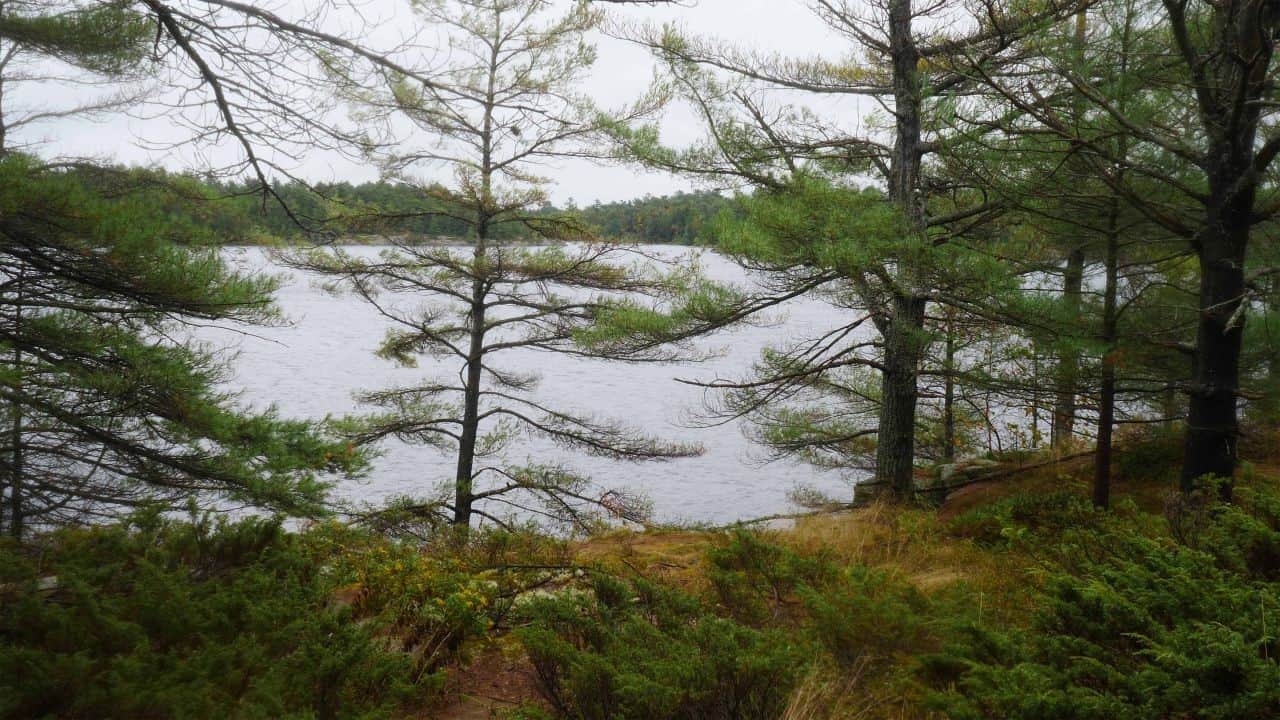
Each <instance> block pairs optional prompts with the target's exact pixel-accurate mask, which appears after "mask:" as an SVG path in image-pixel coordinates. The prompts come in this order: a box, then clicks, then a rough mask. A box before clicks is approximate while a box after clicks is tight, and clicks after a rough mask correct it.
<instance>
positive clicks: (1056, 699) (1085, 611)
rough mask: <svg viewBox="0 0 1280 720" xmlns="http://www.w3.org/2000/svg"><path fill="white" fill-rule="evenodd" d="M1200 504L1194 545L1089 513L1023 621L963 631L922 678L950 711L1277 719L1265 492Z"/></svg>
mask: <svg viewBox="0 0 1280 720" xmlns="http://www.w3.org/2000/svg"><path fill="white" fill-rule="evenodd" d="M1252 502H1253V505H1254V507H1258V508H1262V509H1263V512H1260V513H1259V514H1257V515H1255V514H1250V513H1246V512H1245V511H1244V510H1242V509H1241V508H1239V507H1230V506H1219V507H1214V508H1212V509H1211V511H1210V512H1208V513H1206V514H1205V517H1206V518H1207V520H1206V522H1207V525H1206V526H1205V527H1204V528H1202V530H1201V534H1200V535H1199V536H1198V537H1199V538H1200V540H1201V543H1200V544H1201V546H1202V547H1203V549H1198V548H1195V547H1187V546H1185V545H1178V544H1176V543H1174V542H1173V541H1171V540H1169V539H1158V538H1151V537H1147V536H1146V535H1144V534H1142V533H1141V532H1140V531H1139V530H1138V529H1137V528H1138V526H1137V525H1136V524H1134V523H1129V524H1121V523H1115V522H1104V523H1094V524H1093V526H1092V527H1086V528H1085V529H1083V530H1077V531H1073V532H1064V533H1062V536H1061V538H1060V539H1056V540H1053V541H1051V544H1052V545H1053V546H1052V547H1047V548H1044V555H1045V556H1046V557H1052V558H1055V560H1054V561H1053V562H1052V563H1050V564H1049V565H1048V567H1047V570H1046V576H1045V578H1044V582H1043V583H1042V585H1041V589H1040V590H1039V591H1038V592H1037V594H1036V597H1033V598H1030V600H1031V601H1032V602H1033V603H1034V604H1035V605H1036V607H1037V611H1036V613H1035V614H1034V621H1033V623H1032V625H1031V627H1029V628H1026V629H1004V630H997V629H991V628H980V627H977V626H972V625H971V626H968V627H963V628H961V630H960V632H959V634H958V635H957V636H955V637H954V638H953V640H952V642H951V643H950V644H949V645H948V647H947V649H946V651H945V652H943V653H940V654H937V655H934V656H932V657H930V658H928V659H926V661H925V662H924V666H925V667H924V670H925V672H924V674H923V675H922V677H924V678H926V679H927V680H928V681H929V682H931V683H933V684H934V685H935V687H939V688H947V689H944V690H942V691H940V692H939V693H938V694H937V695H936V696H935V698H934V702H935V704H936V705H937V707H938V708H939V709H941V710H943V711H945V712H946V713H947V714H948V715H949V716H950V717H953V718H965V719H968V718H975V719H976V718H1017V719H1026V720H1031V719H1039V718H1044V719H1046V720H1047V719H1049V718H1053V719H1055V720H1057V719H1063V720H1070V719H1073V718H1080V719H1084V718H1090V719H1098V720H1101V719H1102V718H1134V719H1136V720H1142V719H1144V718H1151V719H1152V720H1156V719H1162V718H1206V719H1209V718H1221V719H1223V720H1227V719H1228V718H1230V719H1232V720H1249V719H1251V718H1258V719H1261V718H1274V717H1278V716H1280V663H1278V662H1277V661H1278V659H1280V644H1278V643H1277V640H1276V638H1277V626H1278V625H1280V583H1277V582H1276V578H1275V574H1274V560H1275V558H1276V547H1277V544H1276V537H1275V531H1274V529H1273V527H1272V524H1271V523H1272V522H1273V521H1274V515H1271V514H1270V512H1271V510H1272V509H1273V508H1274V507H1275V505H1273V504H1272V501H1271V499H1267V498H1261V497H1255V498H1254V499H1253V501H1252Z"/></svg>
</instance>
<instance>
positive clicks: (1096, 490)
mask: <svg viewBox="0 0 1280 720" xmlns="http://www.w3.org/2000/svg"><path fill="white" fill-rule="evenodd" d="M1117 202H1118V201H1117V200H1114V199H1113V201H1112V205H1111V213H1110V217H1109V222H1108V234H1107V250H1106V260H1105V266H1106V281H1105V282H1106V285H1105V288H1104V290H1103V301H1102V345H1103V348H1104V351H1103V352H1104V353H1105V354H1104V355H1103V356H1102V377H1101V384H1100V389H1099V393H1098V444H1097V446H1096V448H1095V450H1094V455H1093V505H1094V507H1099V508H1105V507H1109V506H1110V505H1111V456H1112V435H1113V433H1114V432H1115V421H1116V360H1117V357H1116V338H1117V335H1118V333H1117V325H1118V317H1117V309H1116V293H1117V291H1118V287H1117V285H1118V284H1119V267H1120V238H1119V235H1118V232H1117V220H1118V217H1117V216H1118V214H1119V207H1118V206H1117V204H1116V203H1117Z"/></svg>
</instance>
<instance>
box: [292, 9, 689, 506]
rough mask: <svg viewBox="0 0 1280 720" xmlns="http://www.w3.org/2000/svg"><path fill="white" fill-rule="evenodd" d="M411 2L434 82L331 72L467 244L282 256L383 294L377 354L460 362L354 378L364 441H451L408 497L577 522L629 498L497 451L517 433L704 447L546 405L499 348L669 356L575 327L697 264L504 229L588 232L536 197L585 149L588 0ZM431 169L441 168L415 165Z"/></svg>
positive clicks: (651, 294)
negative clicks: (568, 3)
mask: <svg viewBox="0 0 1280 720" xmlns="http://www.w3.org/2000/svg"><path fill="white" fill-rule="evenodd" d="M414 8H415V11H416V12H417V13H418V14H419V16H420V18H421V20H422V21H423V22H426V23H430V24H431V27H432V28H433V30H435V31H438V32H439V33H440V37H441V38H442V39H443V40H444V41H445V42H447V43H448V46H449V48H450V51H449V56H448V58H447V61H446V64H447V67H444V68H436V69H434V71H433V72H434V74H433V75H432V82H431V84H426V83H422V82H418V81H416V80H414V79H413V78H410V77H406V76H404V75H402V74H400V73H396V72H393V71H386V70H385V69H383V70H375V72H374V73H372V74H371V75H352V74H347V73H346V71H345V69H344V68H336V67H335V68H331V72H332V73H333V75H334V79H335V81H336V82H338V83H339V85H340V87H341V92H342V94H343V95H344V97H345V98H346V99H348V100H349V101H350V102H351V103H352V105H353V107H354V108H355V112H357V113H359V114H360V116H361V117H362V118H363V119H364V120H365V121H366V122H367V123H369V124H370V125H376V124H379V123H381V124H383V126H384V127H385V128H386V130H387V137H385V138H382V137H380V138H378V141H377V143H376V145H377V147H379V148H386V149H387V152H379V153H377V154H375V156H374V158H375V159H376V160H378V161H379V162H380V163H381V164H382V167H383V169H384V171H385V173H386V174H387V175H388V176H389V177H392V178H395V179H397V180H398V181H400V182H405V183H411V184H417V185H418V186H419V187H420V192H421V194H422V197H423V200H424V202H423V207H422V209H421V210H420V212H421V213H422V214H424V215H429V214H439V215H442V216H445V217H448V218H451V219H453V220H455V221H457V222H460V223H462V224H464V225H465V226H466V227H468V228H469V230H470V237H469V238H468V239H469V241H470V247H469V248H465V249H458V248H448V247H424V246H413V245H411V244H409V243H404V242H400V243H395V248H394V249H393V250H389V251H386V252H384V253H382V254H380V255H378V256H377V257H370V256H368V255H360V254H355V253H350V252H342V251H329V250H317V251H314V252H309V253H303V254H300V255H299V254H294V255H292V256H290V257H289V258H288V259H287V260H286V262H289V263H290V264H292V265H294V266H295V267H299V268H302V269H305V270H308V271H311V272H315V273H319V274H321V275H323V276H325V277H327V278H329V279H331V280H332V281H333V283H334V284H335V285H340V286H342V287H345V288H347V289H349V290H350V291H352V292H354V293H355V294H356V295H357V296H358V297H360V298H362V299H363V300H365V301H366V302H369V303H371V304H372V305H373V306H374V307H375V308H377V310H378V311H379V313H381V315H382V316H383V317H385V318H386V320H387V321H388V322H389V324H390V325H391V329H390V331H389V332H388V335H387V338H386V340H385V341H384V343H383V345H382V348H381V350H380V354H382V355H383V356H385V357H386V358H388V359H390V360H394V361H396V362H399V363H402V364H406V365H415V364H416V363H417V362H418V360H419V358H420V357H422V356H428V357H430V358H432V359H433V362H434V361H439V362H441V363H444V366H445V367H449V366H452V365H456V367H457V375H456V379H441V378H435V379H431V380H428V381H427V382H425V383H423V384H421V385H417V386H414V387H406V388H396V389H388V390H377V391H370V392H366V393H364V394H363V395H362V396H361V400H363V401H364V402H365V403H367V404H370V405H372V406H374V407H375V408H377V411H376V412H375V414H373V415H372V416H370V417H367V418H364V419H361V420H357V421H354V427H353V428H352V437H353V438H354V439H355V440H356V441H358V442H361V443H368V442H374V441H378V440H381V439H383V438H387V437H395V438H399V439H401V440H404V441H407V442H411V443H421V444H426V445H432V446H435V447H438V448H440V449H441V450H443V451H445V452H448V453H452V454H454V455H455V456H456V459H457V463H456V471H455V473H454V476H453V478H451V479H450V480H449V481H448V483H447V486H446V487H445V488H443V491H444V492H443V494H442V495H441V496H439V497H436V498H433V499H431V500H429V501H428V502H427V503H425V504H423V505H422V506H421V507H419V508H418V509H419V510H421V511H424V512H425V513H426V514H428V515H433V516H436V517H439V518H441V519H446V520H448V521H449V522H452V523H453V524H455V525H458V526H464V527H465V526H468V525H470V524H471V523H472V521H473V518H477V517H479V518H484V519H487V520H489V521H492V522H495V523H502V522H503V518H504V517H505V515H506V514H507V513H508V512H509V511H511V510H513V509H514V510H521V511H525V512H534V513H540V514H543V515H546V516H549V517H551V518H554V519H555V520H557V521H568V522H580V521H581V520H582V519H583V512H584V510H590V509H592V508H591V507H590V506H592V505H596V506H599V505H604V506H606V507H609V508H610V509H612V510H614V511H616V512H621V513H624V514H628V513H631V512H632V509H631V508H627V507H625V505H626V504H627V503H626V502H625V500H624V501H623V502H615V498H614V497H613V496H603V495H601V494H600V493H599V492H594V491H592V490H591V489H590V487H589V485H588V480H587V479H586V478H583V477H580V476H578V475H576V474H575V473H574V472H573V471H572V470H571V469H569V468H568V467H567V466H565V465H562V464H561V463H559V462H555V461H548V462H537V463H522V464H517V463H513V462H511V461H509V459H508V458H507V457H505V456H504V454H503V451H504V449H506V448H507V447H508V446H509V445H510V443H511V441H512V440H513V439H515V438H516V437H518V436H529V435H532V436H537V437H543V438H546V439H549V440H551V441H553V442H554V443H557V444H559V445H563V446H565V447H568V448H571V449H575V450H580V451H584V452H588V453H594V454H598V455H603V456H606V457H611V458H617V459H621V460H632V461H645V460H664V459H670V458H677V457H682V456H688V455H692V454H696V453H698V452H699V448H697V447H695V446H691V445H685V444H678V443H668V442H663V441H660V440H657V439H654V438H651V437H648V436H646V435H644V434H641V433H639V432H638V431H634V430H633V429H631V428H629V427H627V426H626V425H625V424H623V423H619V422H615V421H612V420H604V419H599V418H592V417H584V416H581V415H577V414H574V413H572V412H565V411H562V410H559V409H556V408H555V407H553V406H552V404H547V403H544V402H543V400H542V399H540V398H538V397H537V396H536V395H535V394H534V393H533V391H534V389H535V385H536V381H537V378H536V377H535V376H533V375H531V374H529V373H527V372H523V371H521V370H519V369H518V366H513V365H511V364H510V361H508V362H507V363H504V362H503V358H506V357H512V356H514V357H516V358H519V357H520V356H521V351H525V352H528V351H533V352H543V353H555V354H562V355H564V356H567V357H579V358H596V359H605V360H622V361H632V362H644V361H662V360H668V359H671V358H673V357H675V354H674V352H675V351H673V350H670V349H668V348H666V347H664V346H659V345H655V344H654V343H652V342H650V341H648V340H645V339H637V340H636V341H635V342H632V341H631V340H630V339H629V338H627V337H623V336H617V337H607V338H606V337H600V336H598V335H594V336H592V338H591V340H592V341H591V342H590V343H587V342H580V341H581V340H583V339H584V336H587V335H591V333H592V327H593V323H594V321H595V320H596V319H597V318H598V317H599V316H600V315H601V314H603V313H614V314H616V313H619V312H621V313H625V312H627V309H628V307H629V306H630V303H634V302H637V301H638V299H640V298H649V299H650V301H660V300H661V299H663V298H669V297H671V296H673V295H674V294H675V293H676V292H677V291H688V290H689V289H690V288H689V285H690V284H691V283H696V282H697V280H696V277H694V276H693V275H691V274H689V273H680V274H677V275H670V276H663V275H659V274H654V273H653V272H652V271H651V270H643V269H640V268H639V266H638V264H637V263H636V261H637V260H638V259H641V256H640V255H637V254H634V253H633V252H632V251H629V250H626V249H624V248H620V247H616V246H611V245H607V244H600V243H596V242H591V241H587V242H583V243H574V244H567V245H555V244H552V245H550V246H531V245H528V244H522V243H513V242H510V241H508V240H504V239H503V238H509V237H511V233H510V232H503V231H504V230H509V229H510V228H513V227H514V228H516V229H518V230H519V232H520V234H522V235H524V236H526V237H530V238H535V239H541V240H545V241H554V240H558V239H563V238H568V239H584V234H583V232H582V230H581V228H579V227H577V226H576V223H575V222H574V221H573V220H571V219H569V218H565V217H561V216H555V215H547V214H545V213H541V212H539V209H540V208H541V207H542V206H543V204H544V203H545V201H546V195H545V193H544V191H543V186H544V185H546V184H547V183H548V182H549V180H548V179H546V178H543V177H539V176H538V174H537V173H538V172H539V171H540V170H541V167H542V166H543V165H544V164H545V163H546V162H547V161H548V160H550V159H554V158H556V157H564V156H570V155H581V154H585V153H587V152H588V149H587V147H586V144H585V141H586V140H588V139H589V138H590V137H591V136H592V134H593V133H594V132H595V131H596V129H597V126H598V122H599V120H598V117H597V114H596V112H595V111H594V110H592V109H591V108H590V106H589V104H588V103H587V102H586V101H585V99H584V98H582V97H581V96H580V95H579V94H578V92H577V90H576V87H575V86H576V85H577V83H578V82H579V80H580V78H581V77H582V73H583V71H585V70H586V69H587V68H588V67H589V66H590V65H591V63H592V61H593V59H594V56H595V50H594V48H593V47H591V46H590V45H588V44H587V43H586V42H585V38H584V36H585V34H586V33H587V32H588V31H589V30H591V29H592V28H593V27H595V25H596V23H597V21H598V15H597V13H596V11H594V10H592V9H591V8H589V7H588V5H587V4H585V3H582V4H577V5H575V6H574V7H573V8H571V9H570V10H568V11H567V12H564V13H561V14H558V15H557V14H555V13H554V8H553V7H552V6H551V4H550V3H548V2H546V1H545V0H447V1H445V0H429V1H427V2H421V3H417V4H416V5H415V6H414ZM643 109H644V108H643V107H642V106H638V107H637V108H634V109H633V110H632V112H641V111H643ZM402 124H403V125H407V132H401V131H402V130H406V128H405V127H403V126H402ZM393 140H394V142H393ZM432 169H435V170H437V171H442V172H443V173H444V174H445V176H446V177H448V176H450V175H451V179H448V180H445V181H442V182H435V181H431V180H418V179H417V178H416V177H415V176H414V173H415V172H416V171H429V170H432ZM424 480H426V479H424ZM619 505H621V506H624V507H619Z"/></svg>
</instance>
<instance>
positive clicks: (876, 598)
mask: <svg viewBox="0 0 1280 720" xmlns="http://www.w3.org/2000/svg"><path fill="white" fill-rule="evenodd" d="M803 596H804V599H805V605H806V607H807V609H808V612H809V619H808V622H809V624H810V626H811V628H812V630H813V632H814V634H815V636H816V637H817V638H818V639H819V641H820V642H821V643H822V645H823V647H825V648H826V649H827V651H828V652H830V653H831V655H832V657H833V658H834V659H835V660H836V662H837V663H839V664H840V665H841V666H843V667H858V668H860V669H865V667H867V666H875V665H882V664H884V663H885V662H886V661H889V660H892V659H895V658H897V657H899V656H901V655H904V654H910V653H914V652H919V651H920V650H921V648H922V647H924V646H925V645H926V644H928V643H930V642H931V640H930V638H929V636H930V634H931V633H930V629H929V616H930V612H931V608H930V606H929V603H928V601H927V600H926V599H925V597H924V596H923V595H921V594H920V593H919V592H918V591H917V590H916V589H915V588H914V587H912V586H911V585H909V584H907V583H905V582H901V581H895V580H893V579H891V578H890V577H889V576H888V575H887V574H886V573H885V572H883V571H880V570H875V569H871V568H867V567H864V566H858V565H855V566H853V567H850V568H848V569H847V570H846V571H845V572H843V573H842V574H841V577H840V579H839V581H838V582H836V583H832V584H830V585H828V586H826V587H824V588H822V589H821V590H818V589H813V588H806V589H805V590H804V591H803Z"/></svg>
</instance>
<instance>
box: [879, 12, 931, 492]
mask: <svg viewBox="0 0 1280 720" xmlns="http://www.w3.org/2000/svg"><path fill="white" fill-rule="evenodd" d="M911 21H912V11H911V0H892V1H891V2H890V3H889V44H890V52H891V55H892V59H893V95H894V117H895V128H896V133H895V138H894V145H893V154H892V158H891V162H890V168H889V200H890V201H891V202H893V203H894V204H896V205H897V206H898V207H899V208H900V209H901V211H902V213H903V217H904V220H905V227H906V231H907V232H908V233H909V234H912V235H915V236H916V237H917V238H918V239H920V240H921V241H923V239H924V234H925V213H924V206H923V205H922V204H921V198H920V164H921V155H922V152H921V150H922V147H921V140H920V139H921V130H920V110H921V104H922V101H921V83H920V77H919V72H920V71H919V68H918V63H919V60H920V53H919V50H918V48H917V47H916V44H915V38H914V37H913V36H912V33H911V24H912V23H911ZM895 275H896V277H895V281H896V282H895V285H896V287H894V288H893V290H892V292H891V300H890V306H891V307H890V308H889V310H890V313H891V314H890V315H889V317H887V318H885V319H884V321H883V322H882V333H883V335H884V366H885V369H884V372H883V376H882V378H881V398H880V402H881V404H880V429H879V433H878V443H877V447H876V478H875V479H876V483H877V484H878V485H880V486H882V487H885V486H887V487H888V488H890V490H891V491H892V493H893V497H894V498H895V499H897V500H908V499H910V498H911V496H912V495H913V492H914V474H913V471H914V468H915V419H916V398H917V396H918V394H919V390H918V387H917V383H918V375H919V369H920V360H921V357H922V356H923V354H924V349H925V347H926V345H927V340H926V337H927V334H926V332H925V327H924V317H925V305H926V301H925V298H924V297H922V295H921V294H920V293H918V290H917V287H916V286H917V284H918V282H919V280H918V279H917V278H916V277H915V272H914V269H913V268H910V267H903V266H899V267H897V268H896V269H895Z"/></svg>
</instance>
